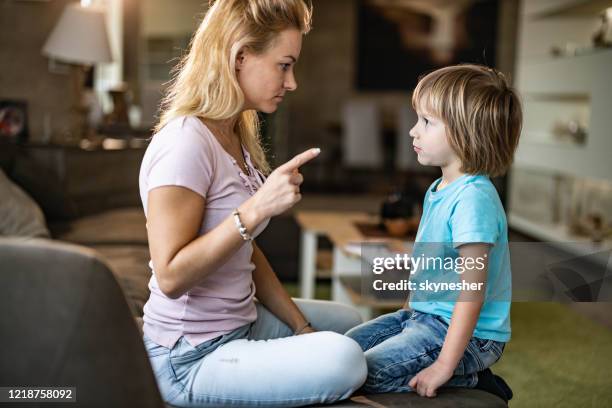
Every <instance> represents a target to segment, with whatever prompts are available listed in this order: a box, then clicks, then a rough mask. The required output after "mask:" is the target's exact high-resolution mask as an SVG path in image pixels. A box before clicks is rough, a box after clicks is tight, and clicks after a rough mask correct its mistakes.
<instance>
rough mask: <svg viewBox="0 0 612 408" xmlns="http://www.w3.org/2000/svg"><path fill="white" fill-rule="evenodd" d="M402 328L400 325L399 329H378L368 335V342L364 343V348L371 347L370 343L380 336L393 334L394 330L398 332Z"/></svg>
mask: <svg viewBox="0 0 612 408" xmlns="http://www.w3.org/2000/svg"><path fill="white" fill-rule="evenodd" d="M402 330H403V329H402V328H401V327H400V329H399V330H397V329H395V328H390V329H385V330H381V331H379V332H378V333H377V334H375V335H373V336H370V337H368V342H367V343H366V347H365V349H366V350H369V349H370V348H372V345H373V344H375V343H376V342H377V341H378V340H379V339H381V338H382V337H385V336H387V335H389V334H393V333H395V332H397V333H400V332H401V331H402Z"/></svg>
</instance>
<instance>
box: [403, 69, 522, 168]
mask: <svg viewBox="0 0 612 408" xmlns="http://www.w3.org/2000/svg"><path fill="white" fill-rule="evenodd" d="M412 106H413V107H414V108H415V109H417V110H422V111H426V112H427V113H429V114H431V115H434V116H436V117H438V118H440V119H442V120H443V121H444V123H445V125H446V128H447V136H448V141H449V144H450V145H451V147H452V148H453V150H454V151H455V153H456V154H457V156H459V158H460V159H461V163H462V168H461V171H463V172H464V173H469V174H487V175H489V176H493V177H494V176H500V175H503V174H505V173H506V171H507V170H508V168H509V167H510V165H511V164H512V159H513V156H514V151H515V150H516V147H517V145H518V140H519V135H520V133H521V127H522V122H523V114H522V110H521V103H520V100H519V98H518V96H517V94H516V93H515V91H514V90H513V89H512V88H510V86H509V85H508V81H507V80H506V78H505V77H504V75H503V74H502V73H501V72H498V71H496V70H494V69H491V68H488V67H485V66H481V65H470V64H462V65H454V66H450V67H445V68H441V69H438V70H436V71H434V72H431V73H430V74H427V75H425V76H424V77H423V78H422V79H420V80H419V83H418V84H417V86H416V89H415V90H414V93H413V94H412Z"/></svg>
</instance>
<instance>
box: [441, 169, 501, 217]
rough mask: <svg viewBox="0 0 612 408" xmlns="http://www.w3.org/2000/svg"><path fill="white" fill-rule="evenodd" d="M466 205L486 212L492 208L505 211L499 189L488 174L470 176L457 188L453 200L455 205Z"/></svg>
mask: <svg viewBox="0 0 612 408" xmlns="http://www.w3.org/2000/svg"><path fill="white" fill-rule="evenodd" d="M466 206H467V207H470V208H475V209H479V210H480V211H486V212H489V211H491V210H499V211H500V212H504V208H503V205H502V202H501V199H500V198H499V194H498V192H497V189H496V188H495V185H493V182H491V179H489V178H488V177H487V176H480V175H479V176H470V177H468V178H467V179H466V180H465V182H464V184H463V185H462V186H461V187H460V188H459V189H457V192H456V194H455V197H454V200H453V207H466Z"/></svg>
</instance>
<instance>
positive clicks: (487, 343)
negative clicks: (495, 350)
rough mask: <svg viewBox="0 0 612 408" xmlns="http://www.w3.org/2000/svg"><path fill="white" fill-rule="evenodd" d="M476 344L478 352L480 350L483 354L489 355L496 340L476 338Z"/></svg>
mask: <svg viewBox="0 0 612 408" xmlns="http://www.w3.org/2000/svg"><path fill="white" fill-rule="evenodd" d="M474 342H475V343H476V345H477V346H478V350H480V352H481V353H488V352H489V351H490V350H491V348H492V347H493V343H495V340H491V339H481V338H478V337H474Z"/></svg>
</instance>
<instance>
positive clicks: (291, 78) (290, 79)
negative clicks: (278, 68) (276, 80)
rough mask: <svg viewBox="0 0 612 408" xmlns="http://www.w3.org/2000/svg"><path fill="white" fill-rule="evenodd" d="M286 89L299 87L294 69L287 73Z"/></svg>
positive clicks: (292, 89) (291, 89)
mask: <svg viewBox="0 0 612 408" xmlns="http://www.w3.org/2000/svg"><path fill="white" fill-rule="evenodd" d="M284 86H285V89H286V90H288V91H295V90H296V89H297V82H296V80H295V75H294V74H293V70H291V71H289V72H288V73H287V76H286V77H285V84H284Z"/></svg>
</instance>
